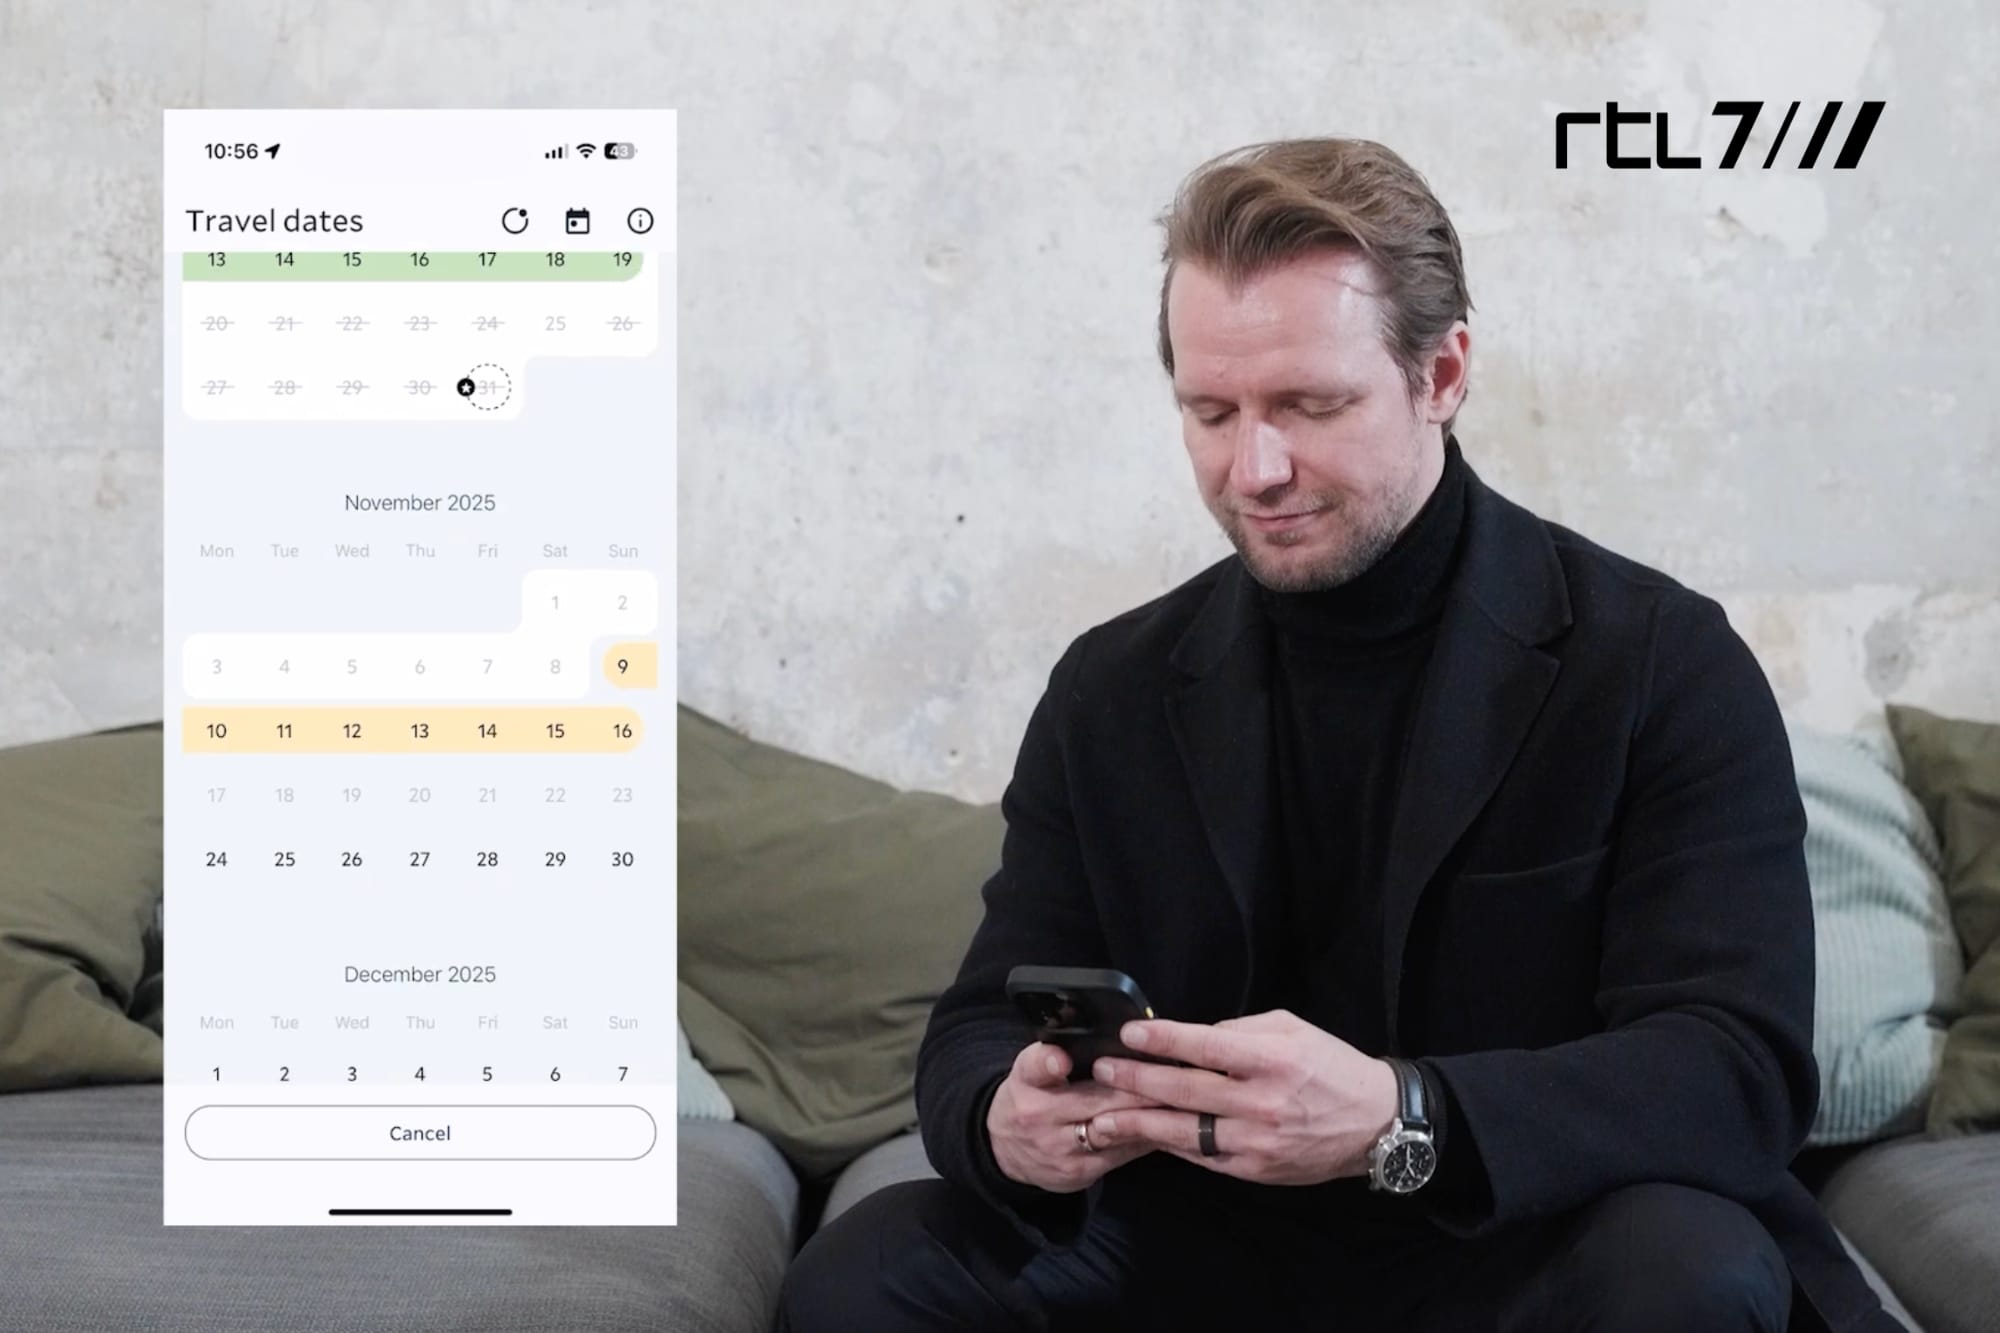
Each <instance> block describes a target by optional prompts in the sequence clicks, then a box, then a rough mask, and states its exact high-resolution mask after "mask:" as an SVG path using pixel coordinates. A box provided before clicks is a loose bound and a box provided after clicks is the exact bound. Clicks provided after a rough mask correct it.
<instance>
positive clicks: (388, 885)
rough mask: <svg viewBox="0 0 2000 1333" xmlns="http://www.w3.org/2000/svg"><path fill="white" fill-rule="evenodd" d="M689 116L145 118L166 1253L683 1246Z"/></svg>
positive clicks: (245, 114)
mask: <svg viewBox="0 0 2000 1333" xmlns="http://www.w3.org/2000/svg"><path fill="white" fill-rule="evenodd" d="M675 131H676V126H675V117H674V113H673V112H671V111H602V112H599V111H569V110H563V111H346V110H342V111H168V112H167V113H166V124H165V135H164V150H165V155H166V156H165V168H166V170H165V201H164V202H165V207H164V215H163V216H164V241H165V247H164V249H165V255H164V259H165V281H164V283H163V291H164V297H163V300H164V317H165V318H164V366H165V384H164V397H163V414H164V418H165V421H164V429H165V441H164V448H165V478H166V481H165V493H166V515H165V552H164V562H165V575H166V589H165V621H164V625H165V631H164V640H163V648H164V659H165V663H164V675H165V699H166V719H167V724H166V729H165V730H166V741H165V745H166V755H165V760H166V764H165V840H164V841H165V854H166V867H165V878H166V886H165V893H166V908H165V911H166V916H167V918H168V919H169V920H170V921H171V923H172V924H171V930H172V938H173V950H174V979H173V981H172V983H171V984H170V986H169V989H168V992H167V997H166V1055H167V1073H166V1110H165V1115H166V1125H165V1131H166V1133H165V1139H166V1147H165V1153H166V1162H165V1180H166V1196H165V1221H166V1222H167V1223H168V1224H170V1225H171V1224H245V1223H253V1224H284V1225H302V1224H318V1225H353V1224H364V1225H383V1224H410V1225H423V1224H450V1225H466V1224H494V1225H509V1224H522V1225H576V1224H605V1225H664V1224H671V1223H673V1222H674V1220H675V1152H674V1126H675V1092H676V1089H675V1075H674V1067H675V1066H674V1061H675V1011H674V994H675V948H676V939H675V915H676V912H675V897H674V864H675V838H674V828H675V768H674V725H673V724H674V709H673V698H672V688H671V687H672V684H673V681H674V679H675V674H676V673H675V663H674V573H675V569H674V550H675V540H676V528H675V471H676V469H675V457H676V444H675V432H674V422H675V398H676V386H675V337H676V334H675V306H676V300H675V239H674V238H675V178H676V167H675V162H676V152H675Z"/></svg>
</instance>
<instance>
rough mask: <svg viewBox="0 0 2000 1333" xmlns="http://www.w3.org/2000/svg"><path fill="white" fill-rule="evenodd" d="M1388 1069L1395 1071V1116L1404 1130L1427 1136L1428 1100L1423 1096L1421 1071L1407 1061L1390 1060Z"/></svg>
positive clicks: (1428, 1123)
mask: <svg viewBox="0 0 2000 1333" xmlns="http://www.w3.org/2000/svg"><path fill="white" fill-rule="evenodd" d="M1389 1067H1390V1068H1391V1069H1394V1070H1395V1071H1396V1115H1397V1118H1398V1119H1400V1120H1401V1121H1402V1122H1403V1128H1404V1129H1417V1130H1422V1131H1423V1132H1424V1133H1426V1134H1428V1133H1429V1132H1430V1128H1431V1121H1430V1114H1429V1110H1430V1107H1429V1099H1428V1098H1426V1097H1425V1095H1424V1076H1423V1071H1421V1070H1420V1069H1418V1068H1417V1066H1416V1065H1415V1064H1413V1063H1411V1062H1410V1061H1408V1060H1394V1059H1392V1060H1390V1061H1389Z"/></svg>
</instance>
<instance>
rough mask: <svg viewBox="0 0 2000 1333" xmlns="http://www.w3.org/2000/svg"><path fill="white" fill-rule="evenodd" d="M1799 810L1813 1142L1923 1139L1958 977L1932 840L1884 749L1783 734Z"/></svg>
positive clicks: (1836, 737) (1833, 737) (1796, 731)
mask: <svg viewBox="0 0 2000 1333" xmlns="http://www.w3.org/2000/svg"><path fill="white" fill-rule="evenodd" d="M1787 731H1788V733H1789V735H1790V738H1791V743H1792V763H1793V768H1794V769H1795V770H1796V773H1797V776H1798V784H1799V796H1800V798H1801V800H1802V801H1803V803H1804V805H1805V811H1806V837H1805V859H1806V873H1807V876H1808V878H1809V879H1810V881H1811V883H1812V899H1813V931H1814V938H1815V944H1816V946H1817V960H1816V961H1817V978H1816V980H1817V987H1816V992H1815V997H1814V1006H1813V1008H1814V1013H1813V1056H1814V1058H1815V1059H1816V1060H1817V1062H1818V1064H1819V1075H1820V1103H1819V1114H1818V1116H1817V1118H1816V1119H1815V1120H1814V1122H1813V1128H1812V1132H1811V1134H1810V1136H1809V1137H1808V1138H1807V1140H1806V1142H1807V1143H1808V1144H1810V1145H1813V1146H1816V1147H1817V1146H1824V1145H1828V1144H1841V1143H1859V1142H1866V1141H1868V1140H1872V1139H1878V1138H1884V1137H1887V1136H1889V1135H1893V1134H1901V1133H1905V1132H1908V1131H1909V1130H1913V1129H1917V1128H1919V1127H1921V1126H1922V1124H1923V1120H1924V1112H1925V1108H1926V1106H1927V1105H1928V1104H1929V1101H1930V1094H1931V1083H1932V1080H1933V1078H1934V1077H1935V1076H1936V1073H1937V1066H1938V1056H1939V1051H1940V1049H1941V1048H1942V1047H1943V1045H1944V1025H1945V1023H1946V1022H1947V1021H1948V1020H1949V1018H1950V1017H1951V1016H1952V1014H1953V1013H1954V1011H1955V1006H1956V1004H1957V999H1958V992H1959V987H1960V983H1961V979H1962V975H1963V963H1962V960H1961V958H1960V956H1959V949H1958V940H1957V938H1956V936H1955V935H1954V933H1953V931H1952V925H1951V913H1950V909H1949V907H1948V905H1947V904H1946V902H1945V895H1944V883H1943V880H1942V879H1941V878H1940V875H1939V869H1940V863H1939V856H1938V847H1937V838H1936V835H1935V834H1934V833H1933V831H1932V829H1931V824H1930V821H1929V820H1928V819H1926V818H1925V816H1924V811H1923V807H1922V806H1920V805H1919V804H1918V802H1917V798H1916V797H1915V796H1913V795H1911V794H1910V792H1909V790H1908V789H1907V788H1906V787H1904V786H1903V784H1902V782H1901V780H1900V776H1901V774H1900V764H1899V762H1898V758H1897V752H1896V748H1895V746H1894V744H1893V743H1891V742H1890V741H1888V740H1887V739H1886V738H1880V739H1878V738H1872V737H1866V736H1861V735H1842V734H1834V733H1831V732H1823V731H1819V730H1816V729H1814V728H1811V727H1807V726H1803V725H1800V724H1799V723H1797V722H1795V721H1790V720H1788V721H1787Z"/></svg>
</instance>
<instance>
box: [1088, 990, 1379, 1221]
mask: <svg viewBox="0 0 2000 1333" xmlns="http://www.w3.org/2000/svg"><path fill="white" fill-rule="evenodd" d="M1120 1040H1122V1041H1123V1042H1124V1043H1125V1045H1126V1046H1128V1047H1130V1048H1131V1049H1132V1050H1135V1051H1144V1052H1146V1054H1148V1055H1163V1056H1167V1057H1170V1058H1172V1059H1176V1060H1184V1061H1186V1062H1187V1063H1188V1064H1191V1065H1194V1066H1197V1067H1196V1068H1193V1069H1176V1068H1173V1067H1172V1066H1169V1065H1155V1064H1148V1063H1147V1062H1145V1061H1143V1060H1121V1059H1111V1058H1106V1059H1102V1060H1099V1061H1098V1062H1097V1065H1096V1068H1095V1069H1094V1070H1093V1071H1092V1075H1093V1077H1094V1079H1095V1080H1096V1082H1098V1083H1099V1084H1102V1085H1104V1086H1106V1087H1109V1088H1116V1089H1119V1090H1121V1091H1123V1092H1127V1093H1130V1094H1132V1095H1134V1096H1135V1097H1138V1098H1141V1099H1143V1100H1144V1101H1146V1102H1148V1103H1151V1104H1152V1106H1151V1107H1150V1108H1147V1107H1141V1108H1139V1109H1136V1110H1125V1109H1122V1108H1118V1107H1107V1108H1106V1109H1105V1110H1104V1111H1102V1112H1101V1113H1099V1115H1098V1116H1097V1119H1096V1120H1095V1121H1094V1122H1092V1125H1091V1130H1090V1137H1091V1141H1092V1142H1094V1143H1097V1144H1100V1145H1103V1151H1102V1152H1100V1153H1099V1154H1098V1156H1099V1157H1104V1156H1107V1155H1109V1154H1111V1153H1115V1152H1124V1151H1126V1150H1128V1149H1130V1148H1134V1147H1145V1148H1159V1149H1163V1150H1165V1151H1167V1152H1170V1153H1172V1154H1174V1156H1176V1157H1181V1158H1185V1159H1186V1160H1187V1161H1190V1162H1193V1163H1194V1164H1195V1165H1196V1166H1202V1167H1207V1168H1208V1169H1209V1170H1211V1171H1220V1172H1222V1173H1223V1174H1225V1175H1231V1176H1237V1177H1240V1178H1241V1179H1244V1180H1255V1181H1259V1182H1261V1183H1263V1184H1267V1185H1317V1184H1319V1183H1320V1182H1321V1181H1326V1180H1333V1179H1335V1178H1337V1177H1340V1176H1361V1175H1366V1174H1368V1150H1369V1149H1370V1148H1372V1147H1374V1146H1375V1141H1376V1140H1377V1139H1379V1138H1381V1137H1382V1134H1383V1133H1384V1131H1386V1130H1387V1129H1388V1128H1389V1122H1390V1121H1391V1120H1393V1119H1395V1116H1396V1094H1397V1089H1396V1074H1395V1071H1394V1070H1393V1069H1391V1068H1390V1067H1389V1065H1388V1064H1387V1063H1386V1062H1384V1061H1382V1060H1378V1059H1376V1058H1374V1057H1373V1056H1369V1055H1363V1054H1362V1053H1361V1052H1360V1051H1358V1050H1356V1049H1355V1048H1354V1047H1352V1046H1350V1045H1348V1044H1347V1043H1346V1042H1344V1041H1342V1040H1341V1039H1340V1038H1338V1037H1336V1036H1334V1035H1333V1034H1332V1033H1330V1032H1326V1031H1322V1030H1321V1029H1319V1028H1316V1027H1314V1026H1313V1025H1312V1024H1310V1023H1308V1022H1306V1021H1305V1020H1304V1019H1302V1018H1300V1017H1298V1016H1297V1015H1295V1014H1290V1013H1287V1012H1285V1011H1284V1010H1282V1009H1278V1010H1273V1011H1272V1012H1270V1013H1265V1014H1252V1015H1251V1016H1249V1017H1248V1018H1232V1019H1229V1020H1228V1021H1227V1022H1223V1023H1217V1024H1215V1025H1214V1026H1208V1025H1205V1024H1201V1023H1174V1022H1169V1021H1167V1020H1165V1019H1157V1018H1156V1019H1148V1020H1144V1021H1139V1022H1132V1023H1127V1024H1126V1025H1125V1027H1124V1029H1123V1031H1122V1032H1121V1033H1120ZM1203 1111H1210V1112H1213V1113H1214V1114H1215V1116H1216V1125H1215V1148H1216V1151H1217V1154H1218V1155H1217V1156H1214V1157H1204V1156H1202V1154H1201V1144H1200V1139H1199V1137H1198V1126H1199V1115H1200V1113H1201V1112H1203Z"/></svg>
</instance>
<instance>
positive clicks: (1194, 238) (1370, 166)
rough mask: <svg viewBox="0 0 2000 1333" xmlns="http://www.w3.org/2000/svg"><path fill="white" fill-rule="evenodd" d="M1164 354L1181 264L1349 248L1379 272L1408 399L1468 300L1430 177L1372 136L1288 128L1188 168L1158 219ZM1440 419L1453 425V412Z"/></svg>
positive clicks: (1247, 265) (1276, 261) (1251, 273)
mask: <svg viewBox="0 0 2000 1333" xmlns="http://www.w3.org/2000/svg"><path fill="white" fill-rule="evenodd" d="M1159 221H1160V223H1161V225H1162V226H1164V227H1165V228H1166V233H1167V236H1166V246H1165V249H1164V250H1163V251H1162V253H1161V256H1160V257H1161V258H1162V259H1163V260H1165V261H1166V265H1167V272H1166V276H1165V278H1163V279H1162V280H1161V283H1160V361H1161V364H1163V365H1165V366H1166V368H1167V374H1168V375H1169V376H1171V375H1172V374H1173V373H1174V345H1173V340H1172V339H1171V338H1170V337H1169V336H1168V333H1167V293H1168V292H1169V291H1171V290H1172V288H1173V281H1174V271H1175V269H1177V268H1178V267H1179V266H1180V265H1181V264H1183V263H1193V264H1199V265H1201V266H1202V267H1203V268H1209V269H1214V270H1215V271H1216V272H1217V274H1218V275H1219V276H1220V277H1221V278H1222V279H1223V281H1225V282H1227V283H1230V284H1231V285H1235V284H1240V283H1243V282H1247V281H1249V280H1250V279H1251V278H1254V277H1256V276H1258V275H1259V274H1261V273H1263V272H1265V271H1266V270H1268V269H1271V268H1274V267H1276V266H1278V265H1280V264H1283V263H1286V262H1288V261H1290V260H1292V259H1296V258H1298V257H1299V256H1301V255H1303V254H1306V253H1308V252H1311V251H1317V250H1323V249H1347V250H1354V251H1359V252H1360V253H1361V254H1362V255H1363V256H1364V257H1366V258H1367V260H1368V261H1369V263H1370V264H1371V265H1372V267H1373V268H1374V270H1375V272H1376V274H1377V276H1378V278H1379V279H1380V282H1381V287H1380V290H1379V292H1378V295H1379V298H1380V300H1381V305H1382V310H1383V315H1384V325H1385V326H1384V328H1383V329H1382V343H1383V346H1384V347H1385V348H1386V349H1387V350H1388V352H1389V355H1390V356H1391V357H1392V358H1393V359H1394V360H1395V362H1396V366H1397V368H1398V369H1399V370H1401V371H1402V374H1403V383H1404V384H1405V386H1407V387H1408V389H1409V392H1410V396H1411V398H1412V400H1414V399H1415V397H1416V395H1417V394H1418V393H1419V392H1421V390H1422V386H1423V382H1424V366H1425V364H1426V363H1427V362H1428V361H1429V359H1430V357H1431V354H1432V353H1434V352H1435V351H1436V350H1437V346H1438V343H1439V342H1440V341H1441V340H1442V339H1443V338H1444V336H1445V334H1446V333H1448V332H1450V331H1451V326H1452V324H1453V323H1454V322H1455V321H1457V320H1461V319H1464V318H1466V317H1467V316H1468V315H1469V314H1470V313H1471V311H1472V298H1471V297H1470V296H1469V295H1468V294H1467V292H1466V287H1465V257H1464V255H1463V254H1462V253H1461V252H1460V250H1459V245H1458V233H1457V231H1455V230H1454V229H1453V228H1452V225H1451V218H1450V217H1448V216H1447V215H1446V214H1445V211H1444V205H1442V204H1440V203H1439V202H1438V201H1437V196H1436V195H1434V194H1432V193H1431V189H1430V186H1429V185H1428V184H1426V183H1425V181H1424V178H1423V177H1422V176H1421V175H1419V174H1418V173H1417V171H1416V169H1415V168H1413V167H1412V166H1410V164H1409V163H1407V162H1405V161H1404V160H1403V159H1402V158H1401V157H1399V156H1397V155H1396V154H1395V153H1394V152H1392V151H1391V150H1389V149H1388V148H1385V147H1383V146H1382V145H1381V144H1379V143H1375V142H1373V141H1371V140H1368V139H1286V140H1279V141H1274V142H1271V143H1261V144H1251V145H1249V146H1247V147H1244V148H1237V149H1232V150H1231V151H1229V152H1227V153H1224V154H1222V155H1221V156H1219V157H1214V158H1211V159H1209V160H1208V161H1207V162H1204V163H1203V164H1202V165H1201V166H1199V167H1197V168H1195V170H1194V171H1193V172H1192V173H1190V175H1189V176H1188V178H1187V180H1186V181H1184V182H1182V184H1181V188H1180V190H1179V191H1178V192H1177V193H1176V194H1175V196H1174V202H1173V206H1172V208H1170V209H1169V210H1168V211H1167V212H1166V213H1164V214H1162V215H1161V216H1160V218H1159ZM1457 420H1458V418H1457V415H1456V414H1454V415H1453V417H1452V419H1451V421H1447V422H1446V423H1445V426H1444V431H1445V434H1446V435H1449V434H1451V428H1452V425H1453V423H1454V422H1456V421H1457Z"/></svg>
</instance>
